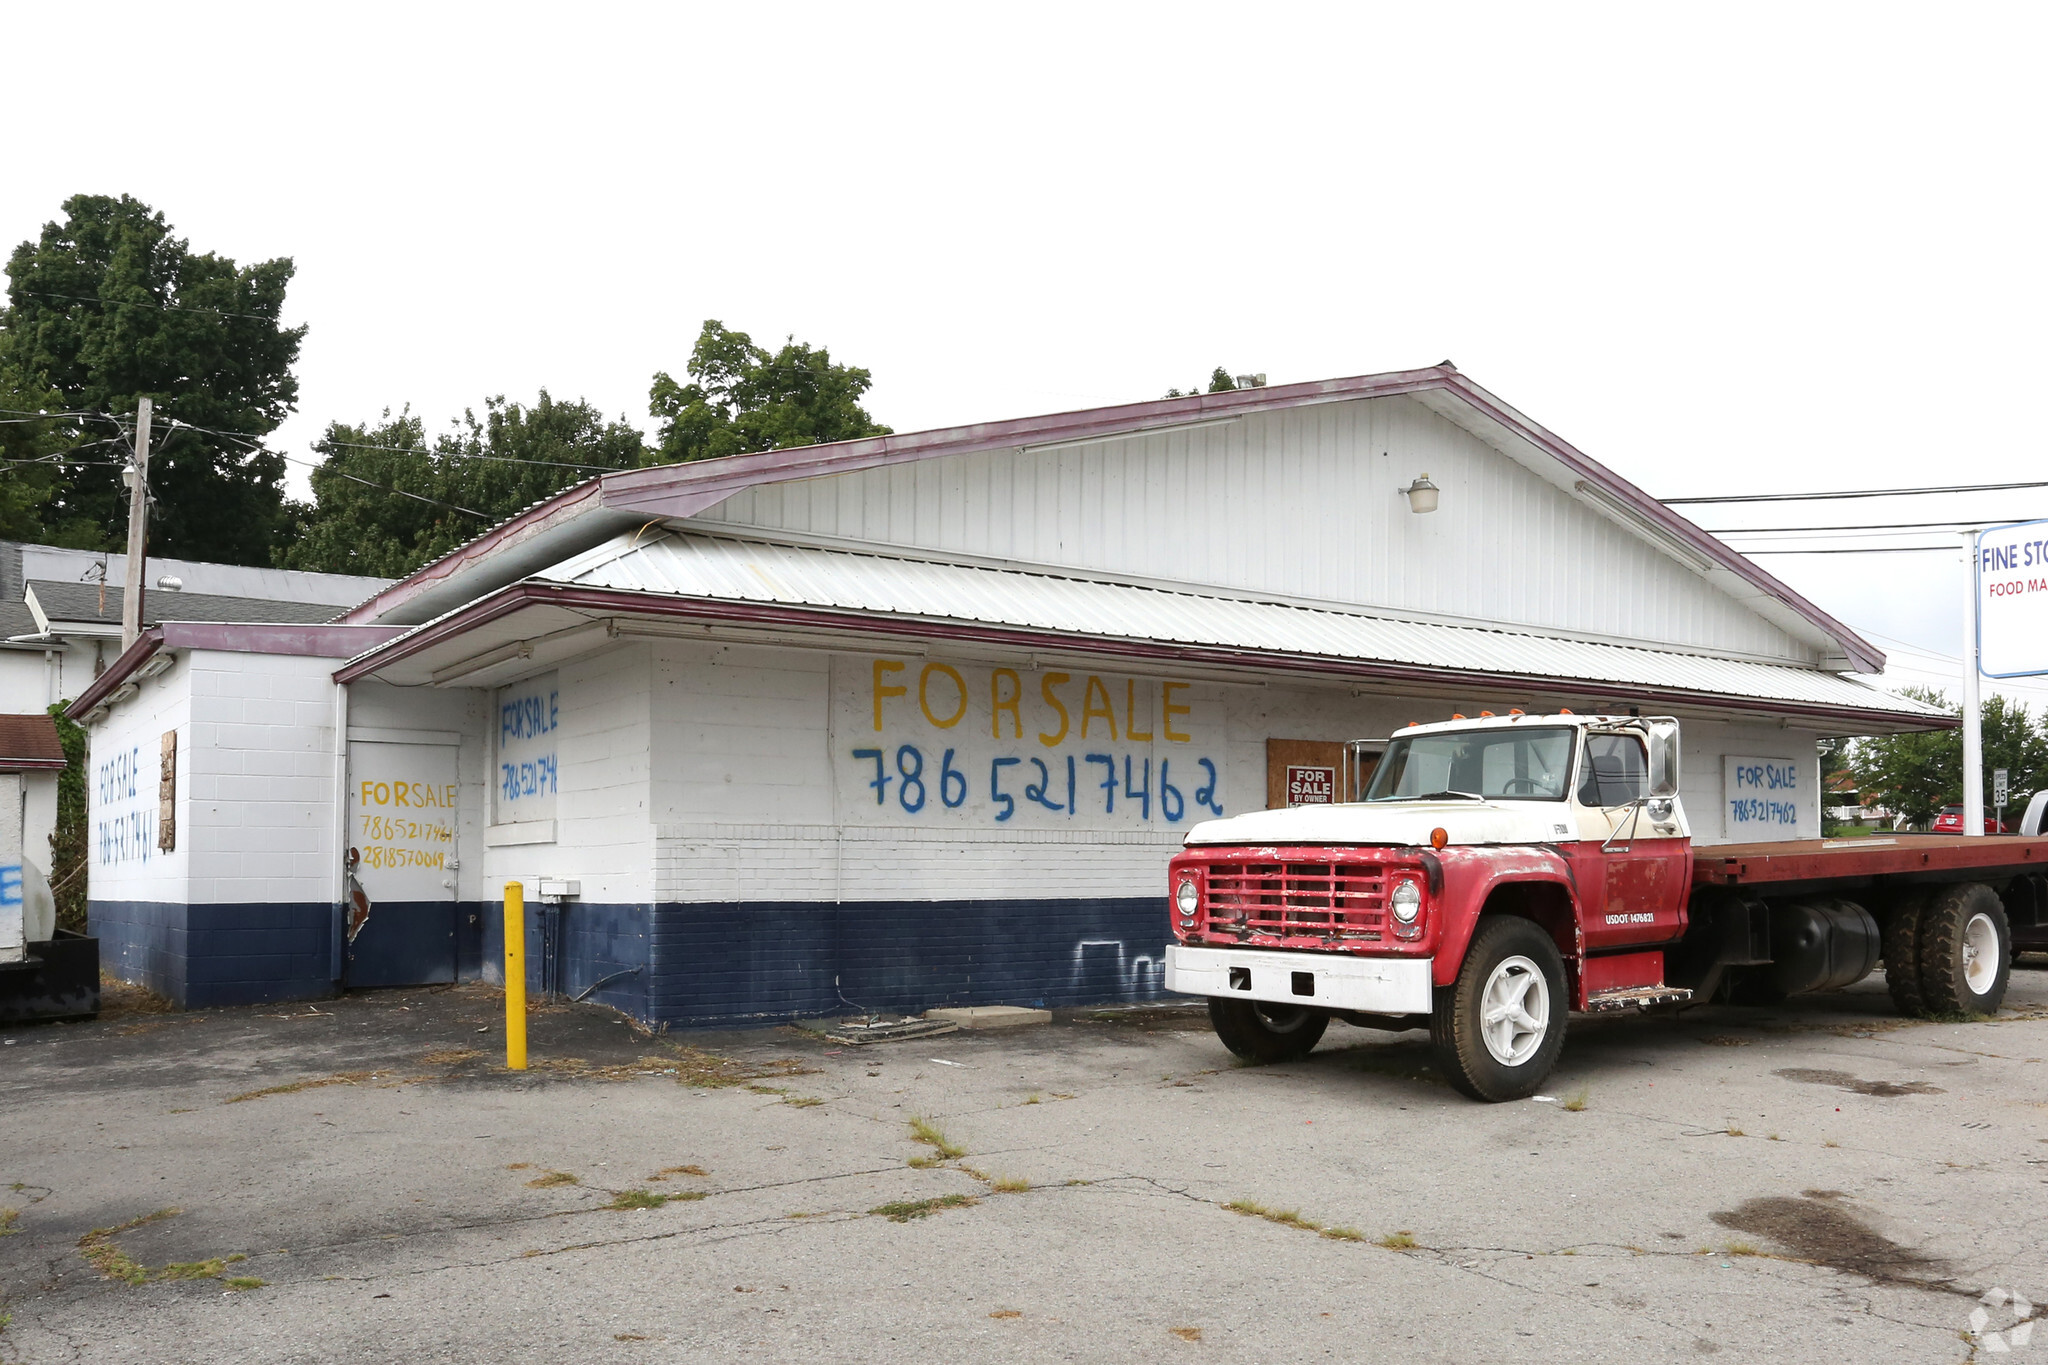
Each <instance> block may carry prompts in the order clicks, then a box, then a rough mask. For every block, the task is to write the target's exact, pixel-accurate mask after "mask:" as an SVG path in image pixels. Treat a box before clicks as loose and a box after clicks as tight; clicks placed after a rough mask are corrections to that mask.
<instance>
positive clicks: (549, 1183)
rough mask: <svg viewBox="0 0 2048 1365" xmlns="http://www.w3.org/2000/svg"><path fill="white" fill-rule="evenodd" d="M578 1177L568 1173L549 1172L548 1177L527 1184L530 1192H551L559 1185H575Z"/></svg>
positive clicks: (541, 1177)
mask: <svg viewBox="0 0 2048 1365" xmlns="http://www.w3.org/2000/svg"><path fill="white" fill-rule="evenodd" d="M575 1183H576V1177H575V1176H573V1175H570V1174H569V1173H568V1172H567V1171H549V1172H548V1173H547V1174H546V1175H544V1176H540V1177H538V1178H537V1179H534V1180H529V1181H527V1182H526V1188H527V1189H529V1190H551V1189H554V1188H555V1187H556V1186H557V1185H574V1184H575Z"/></svg>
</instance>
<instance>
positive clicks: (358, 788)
mask: <svg viewBox="0 0 2048 1365" xmlns="http://www.w3.org/2000/svg"><path fill="white" fill-rule="evenodd" d="M455 753H456V751H455V747H454V746H453V745H450V744H414V743H404V744H399V743H387V742H382V741H374V740H351V741H350V742H349V746H348V772H349V779H348V801H349V819H348V831H349V834H348V837H349V847H348V854H347V856H348V861H349V869H350V876H351V879H352V882H353V885H351V887H350V888H349V890H350V904H349V906H348V907H347V908H346V919H345V922H344V925H343V930H342V940H343V952H344V954H345V958H344V962H343V972H342V983H343V984H344V985H348V986H418V985H425V984H428V983H431V982H440V981H453V980H454V979H455V919H456V906H455V872H456V860H455V829H456V804H455V803H456V787H455Z"/></svg>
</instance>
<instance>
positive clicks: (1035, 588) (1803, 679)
mask: <svg viewBox="0 0 2048 1365" xmlns="http://www.w3.org/2000/svg"><path fill="white" fill-rule="evenodd" d="M634 539H635V537H630V536H621V537H618V538H616V539H614V540H612V541H610V542H608V543H607V544H605V545H601V546H599V547H597V548H596V549H593V550H591V551H589V552H587V553H585V554H582V555H579V556H577V557H576V558H574V559H571V560H568V561H566V562H564V563H562V564H559V565H556V566H555V567H554V568H552V569H549V570H546V571H545V572H543V573H541V574H539V575H537V576H536V578H537V580H538V581H540V582H550V583H561V584H568V585H573V586H576V587H582V588H602V589H611V590H616V591H628V592H648V593H663V594H672V595H675V596H679V597H690V598H705V599H713V600H719V601H735V602H758V603H773V604H776V605H780V606H787V607H807V608H817V609H824V610H831V611H848V612H861V613H867V614H872V615H877V616H891V617H911V618H922V619H926V620H934V619H936V620H948V621H965V622H974V623H978V624H983V625H991V626H1007V627H1015V628H1020V629H1024V630H1033V631H1050V632H1056V633H1060V634H1071V635H1083V636H1095V637H1102V638H1110V639H1119V640H1149V641H1160V642H1164V643H1169V644H1177V645H1190V646H1204V647H1212V648H1221V649H1235V650H1249V651H1259V652H1271V653H1275V654H1289V655H1307V656H1317V657H1322V658H1327V659H1336V660H1356V661H1359V662H1372V663H1383V664H1398V665H1405V666H1413V667H1423V668H1440V669H1444V670H1447V671H1457V672H1464V673H1497V674H1502V675H1512V676H1519V677H1543V678H1556V679H1558V680H1559V681H1574V682H1586V683H1595V684H1597V683H1615V684H1633V685H1637V686H1643V687H1653V688H1671V689H1677V690H1683V691H1687V692H1692V693H1711V694H1714V695H1717V696H1727V697H1742V698H1751V699H1759V700H1774V701H1785V702H1792V703H1803V704H1806V705H1818V706H1829V707H1846V708H1855V709H1859V710H1863V711H1885V712H1891V713H1894V714H1897V715H1898V716H1900V717H1902V718H1914V717H1923V716H1924V717H1929V718H1932V717H1936V716H1940V715H1942V713H1940V712H1937V711H1934V710H1932V709H1930V708H1928V707H1925V706H1922V705H1921V704H1920V703H1918V702H1914V701H1909V700H1907V699H1906V698H1903V697H1897V696H1894V695H1892V694H1891V693H1888V692H1884V691H1881V690H1880V689H1878V688H1875V687H1872V686H1870V685H1868V684H1866V683H1862V682H1858V681H1856V680H1854V679H1852V678H1847V677H1843V676H1840V675H1838V674H1834V673H1827V672H1822V671H1820V670H1817V669H1809V668H1798V667H1792V666H1787V665H1777V664H1767V663H1756V662H1751V661H1747V660H1738V659H1719V658H1714V657H1712V656H1707V655H1699V654H1685V653H1679V652H1677V651H1671V650H1656V649H1638V648H1634V647H1631V646H1627V645H1616V644H1605V643H1597V642H1593V641H1583V640H1569V639H1560V638H1557V637H1555V636H1545V635H1532V634H1526V633H1522V632H1518V631H1512V630H1500V629H1490V628H1487V627H1483V626H1460V625H1446V624H1443V623H1440V622H1429V621H1412V620H1402V619H1398V618H1389V617H1386V616H1381V615H1374V616H1367V615H1362V614H1354V613H1350V612H1343V611H1337V610H1328V609H1319V608H1314V607H1303V606H1295V605H1291V604H1286V603H1279V602H1261V601H1248V600H1245V599H1242V598H1237V597H1221V596H1211V595H1204V594H1200V593H1194V592H1176V591H1170V590H1167V589H1162V588H1150V587H1142V586H1137V585H1132V584H1124V583H1107V582H1100V581H1095V580H1091V579H1087V578H1083V577H1079V576H1074V575H1068V574H1055V573H1039V572H1031V571H1027V570H1020V569H1001V568H990V567H982V566H976V565H965V564H947V563H934V562H932V561H931V560H929V559H908V558H898V557H895V556H891V555H881V554H869V553H861V552H856V551H847V550H832V549H821V548H815V547H808V546H798V545H786V544H778V543H772V542H767V541H761V540H753V539H737V538H729V537H724V536H711V535H700V534H694V533H667V534H664V535H662V536H660V537H659V538H645V537H641V538H639V543H638V544H637V545H636V544H634V543H633V542H634Z"/></svg>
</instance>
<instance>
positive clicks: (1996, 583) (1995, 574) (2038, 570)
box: [1976, 521, 2048, 678]
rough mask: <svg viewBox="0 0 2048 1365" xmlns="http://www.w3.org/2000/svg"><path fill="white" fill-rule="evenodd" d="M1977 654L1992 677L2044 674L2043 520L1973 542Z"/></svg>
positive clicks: (2047, 527)
mask: <svg viewBox="0 0 2048 1365" xmlns="http://www.w3.org/2000/svg"><path fill="white" fill-rule="evenodd" d="M1976 577H1977V655H1978V660H1979V666H1980V667H1981V668H1982V669H1983V670H1984V672H1985V673H1986V674H1987V675H1988V676H1990V677H1993V678H2022V677H2028V676H2030V675H2033V674H2036V673H2048V521H2023V522H2020V523H2018V524H2016V525H2013V526H1996V527H1993V528H1992V529H1991V530H1989V531H1986V532H1984V533H1983V534H1982V535H1980V536H1979V537H1978V539H1977V574H1976Z"/></svg>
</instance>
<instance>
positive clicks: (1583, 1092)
mask: <svg viewBox="0 0 2048 1365" xmlns="http://www.w3.org/2000/svg"><path fill="white" fill-rule="evenodd" d="M1592 1093H1593V1092H1592V1090H1591V1089H1590V1088H1589V1087H1587V1086H1583V1085H1582V1086H1580V1087H1579V1088H1578V1089H1577V1090H1575V1091H1573V1092H1572V1097H1571V1098H1570V1099H1568V1100H1566V1101H1565V1102H1564V1104H1563V1105H1561V1106H1560V1107H1561V1108H1562V1109H1563V1110H1564V1111H1565V1112H1566V1113H1567V1114H1583V1113H1585V1112H1586V1101H1587V1099H1588V1098H1590V1097H1591V1095H1592Z"/></svg>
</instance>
